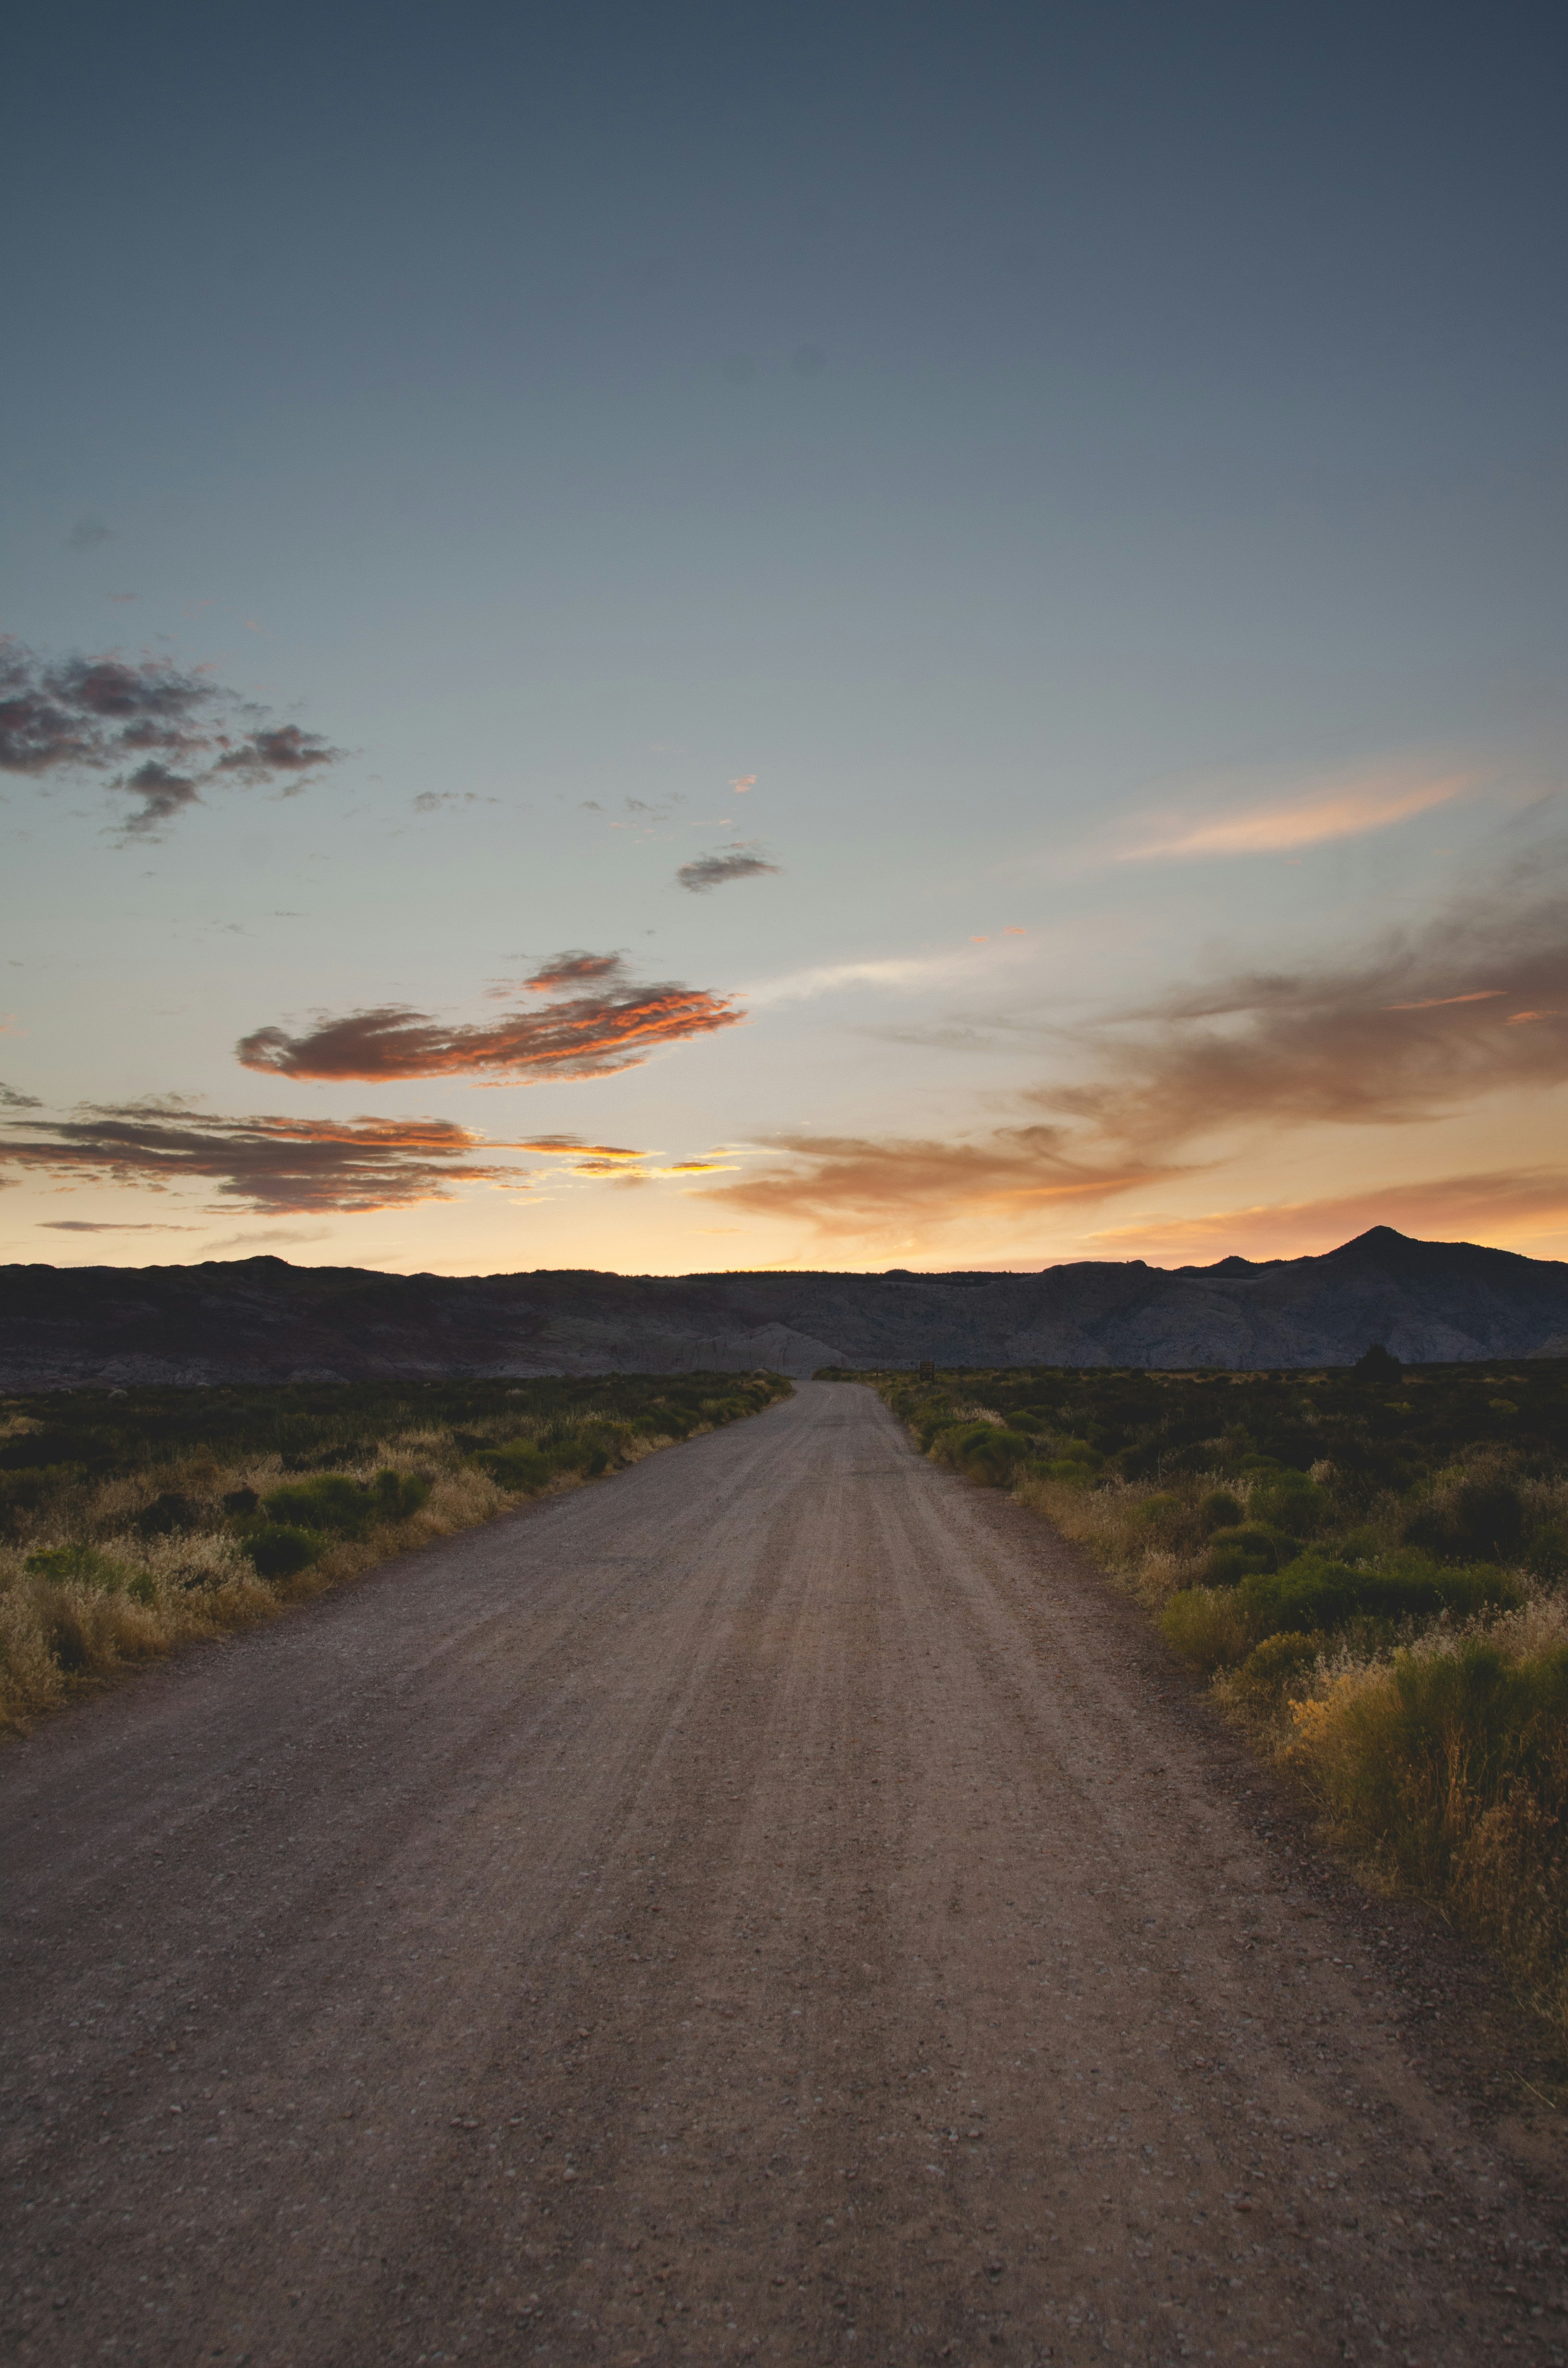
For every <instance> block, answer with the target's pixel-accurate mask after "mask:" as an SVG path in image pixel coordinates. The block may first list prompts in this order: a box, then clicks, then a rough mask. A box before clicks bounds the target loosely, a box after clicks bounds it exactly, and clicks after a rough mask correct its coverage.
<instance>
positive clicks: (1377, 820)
mask: <svg viewBox="0 0 1568 2368" xmlns="http://www.w3.org/2000/svg"><path fill="white" fill-rule="evenodd" d="M1481 780H1482V776H1481V775H1480V774H1479V773H1436V774H1429V775H1422V776H1413V775H1412V774H1411V773H1410V772H1409V771H1408V770H1390V771H1385V772H1381V773H1371V774H1367V775H1363V776H1361V777H1360V778H1358V779H1353V780H1336V781H1333V782H1323V783H1320V784H1318V785H1316V786H1315V787H1313V788H1311V789H1307V790H1303V791H1297V792H1296V793H1295V794H1294V795H1287V796H1285V797H1274V798H1268V799H1266V800H1262V801H1258V802H1256V803H1251V804H1246V805H1237V806H1232V807H1229V808H1227V809H1226V810H1224V811H1223V812H1221V813H1212V812H1210V813H1208V814H1191V813H1187V814H1165V815H1163V816H1148V817H1146V818H1145V819H1144V820H1143V821H1142V823H1141V824H1140V825H1138V826H1137V828H1136V832H1135V836H1134V837H1133V838H1132V841H1131V844H1130V845H1128V846H1126V847H1123V848H1120V849H1119V856H1120V859H1121V860H1122V861H1124V862H1131V861H1135V860H1138V861H1147V860H1153V859H1154V858H1156V857H1165V858H1174V857H1183V856H1187V857H1190V856H1204V855H1288V854H1292V853H1294V852H1295V851H1296V850H1297V849H1298V848H1305V847H1320V846H1322V845H1324V843H1325V842H1326V841H1328V840H1330V839H1335V838H1359V837H1362V836H1364V834H1365V833H1366V832H1368V831H1373V830H1386V829H1387V828H1388V827H1389V825H1391V824H1392V823H1396V822H1408V821H1409V820H1411V818H1412V817H1413V816H1414V815H1415V814H1426V813H1428V812H1429V811H1430V810H1431V808H1432V807H1434V806H1441V805H1447V804H1449V803H1450V802H1451V800H1453V799H1455V798H1457V797H1461V796H1462V795H1463V794H1464V793H1465V791H1468V790H1473V789H1477V788H1479V787H1480V785H1481Z"/></svg>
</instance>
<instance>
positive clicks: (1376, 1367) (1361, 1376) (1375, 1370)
mask: <svg viewBox="0 0 1568 2368" xmlns="http://www.w3.org/2000/svg"><path fill="white" fill-rule="evenodd" d="M1351 1371H1352V1372H1354V1374H1355V1375H1356V1378H1357V1380H1358V1381H1359V1382H1397V1381H1398V1379H1399V1377H1400V1375H1401V1373H1403V1371H1404V1367H1403V1365H1402V1364H1401V1363H1400V1361H1399V1359H1398V1358H1397V1357H1395V1356H1393V1355H1392V1354H1391V1352H1390V1351H1389V1350H1388V1349H1385V1348H1384V1346H1383V1344H1382V1342H1381V1340H1374V1341H1373V1343H1372V1345H1371V1347H1370V1348H1369V1349H1368V1351H1367V1353H1366V1355H1365V1356H1364V1357H1358V1358H1357V1360H1356V1362H1355V1364H1354V1365H1353V1366H1352V1367H1351Z"/></svg>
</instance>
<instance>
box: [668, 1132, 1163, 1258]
mask: <svg viewBox="0 0 1568 2368" xmlns="http://www.w3.org/2000/svg"><path fill="white" fill-rule="evenodd" d="M767 1147H768V1149H769V1150H771V1151H773V1152H774V1153H775V1154H776V1155H778V1154H782V1155H783V1156H784V1157H785V1159H786V1161H787V1163H788V1164H787V1165H784V1166H778V1167H771V1168H769V1169H767V1170H766V1171H765V1172H764V1173H762V1174H760V1175H756V1176H750V1177H747V1178H745V1179H744V1181H743V1182H742V1183H739V1184H725V1185H721V1186H720V1187H719V1189H718V1190H716V1191H715V1192H713V1193H712V1194H711V1195H710V1198H711V1199H712V1200H715V1201H726V1202H728V1203H729V1204H730V1205H731V1206H732V1207H733V1208H738V1209H749V1210H751V1211H752V1212H754V1213H755V1214H756V1215H759V1216H772V1217H804V1218H806V1219H807V1220H808V1221H809V1222H810V1223H811V1224H813V1225H815V1226H816V1227H817V1228H818V1230H819V1231H821V1232H824V1233H840V1232H842V1233H861V1232H879V1231H881V1230H884V1229H885V1228H887V1227H888V1226H890V1225H896V1226H903V1225H907V1224H912V1223H918V1224H926V1225H927V1226H929V1225H932V1224H935V1225H949V1224H954V1223H956V1222H957V1221H959V1220H960V1219H961V1218H973V1217H975V1216H979V1215H991V1216H994V1215H998V1214H1010V1215H1014V1216H1017V1215H1027V1214H1028V1213H1030V1212H1044V1211H1046V1210H1051V1209H1055V1208H1059V1207H1061V1206H1062V1205H1063V1204H1065V1203H1073V1202H1078V1201H1096V1200H1106V1199H1108V1198H1109V1197H1110V1196H1111V1195H1112V1194H1113V1193H1118V1192H1128V1191H1131V1190H1133V1189H1134V1188H1135V1187H1137V1186H1139V1185H1142V1184H1149V1183H1153V1182H1157V1181H1158V1180H1159V1176H1160V1173H1161V1171H1160V1170H1158V1169H1155V1168H1151V1167H1147V1166H1146V1165H1144V1164H1143V1163H1142V1162H1141V1161H1137V1160H1128V1159H1121V1160H1115V1159H1112V1160H1108V1161H1105V1162H1102V1163H1100V1164H1098V1165H1096V1164H1094V1163H1093V1162H1092V1161H1091V1160H1089V1159H1086V1158H1080V1157H1076V1156H1074V1152H1073V1149H1072V1146H1071V1145H1070V1144H1069V1141H1068V1138H1067V1136H1066V1134H1065V1133H1064V1131H1063V1130H1062V1128H1060V1127H1055V1126H1040V1125H1034V1126H1016V1127H999V1128H997V1129H995V1130H994V1132H993V1133H990V1134H989V1135H985V1136H982V1137H979V1138H977V1139H973V1140H971V1141H969V1142H962V1141H960V1142H945V1143H933V1142H929V1141H924V1140H920V1139H918V1138H910V1137H900V1136H894V1137H891V1138H889V1137H883V1138H881V1139H876V1138H870V1139H868V1138H866V1137H863V1136H858V1135H827V1136H819V1135H781V1136H779V1137H778V1138H777V1139H776V1141H775V1142H774V1143H772V1144H769V1145H768V1146H767Z"/></svg>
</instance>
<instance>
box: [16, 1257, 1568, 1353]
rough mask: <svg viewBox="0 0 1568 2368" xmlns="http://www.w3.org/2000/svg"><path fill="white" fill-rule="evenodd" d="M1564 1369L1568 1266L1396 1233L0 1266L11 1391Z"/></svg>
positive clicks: (1567, 1344)
mask: <svg viewBox="0 0 1568 2368" xmlns="http://www.w3.org/2000/svg"><path fill="white" fill-rule="evenodd" d="M1374 1340H1381V1341H1383V1342H1385V1343H1386V1344H1387V1346H1388V1347H1389V1348H1390V1349H1392V1351H1393V1353H1394V1355H1395V1356H1397V1357H1400V1358H1402V1359H1403V1360H1405V1361H1407V1362H1414V1363H1453V1362H1458V1361H1460V1360H1464V1359H1468V1358H1475V1357H1530V1356H1541V1355H1555V1356H1568V1266H1564V1265H1562V1264H1559V1263H1558V1262H1557V1261H1555V1260H1549V1259H1544V1258H1519V1257H1517V1256H1515V1254H1514V1253H1513V1252H1512V1251H1509V1250H1490V1249H1481V1248H1478V1247H1475V1245H1474V1244H1472V1243H1470V1242H1417V1241H1411V1240H1409V1239H1408V1238H1407V1237H1406V1236H1405V1235H1403V1234H1397V1233H1395V1232H1393V1231H1392V1228H1391V1227H1389V1226H1387V1225H1377V1226H1374V1227H1373V1229H1372V1231H1371V1232H1370V1233H1368V1234H1362V1235H1359V1236H1358V1239H1357V1240H1355V1241H1353V1242H1346V1244H1345V1245H1344V1247H1342V1248H1340V1249H1336V1250H1330V1251H1328V1252H1327V1253H1326V1255H1325V1256H1324V1257H1322V1258H1273V1259H1269V1260H1267V1261H1266V1262H1263V1263H1260V1264H1257V1265H1253V1264H1251V1263H1249V1261H1248V1260H1247V1259H1245V1258H1221V1260H1220V1262H1219V1263H1218V1265H1215V1266H1210V1267H1178V1268H1176V1269H1165V1268H1163V1267H1151V1266H1145V1265H1144V1264H1143V1263H1142V1260H1141V1259H1134V1260H1133V1261H1131V1263H1130V1264H1125V1265H1112V1264H1109V1263H1105V1264H1101V1263H1098V1262H1095V1261H1085V1262H1084V1263H1082V1264H1079V1265H1074V1266H1056V1267H1047V1268H1046V1269H1045V1270H1044V1272H1043V1273H1040V1274H943V1275H917V1274H907V1273H892V1274H866V1275H862V1274H774V1273H768V1274H706V1275H704V1274H697V1275H678V1276H662V1275H619V1274H599V1273H596V1272H593V1271H592V1270H584V1271H580V1272H573V1271H566V1272H552V1271H542V1272H540V1273H535V1274H504V1275H483V1276H478V1277H449V1276H444V1275H433V1274H415V1275H394V1274H377V1273H373V1272H369V1271H367V1270H365V1269H360V1268H358V1267H297V1266H290V1265H288V1264H287V1263H286V1262H285V1261H284V1260H283V1259H281V1258H242V1259H237V1260H232V1261H228V1262H225V1263H215V1264H211V1265H207V1266H165V1267H65V1268H60V1267H50V1266H12V1267H5V1268H0V1387H3V1388H8V1389H49V1388H60V1389H66V1388H72V1387H76V1386H80V1385H82V1384H85V1383H110V1384H114V1383H133V1382H134V1383H155V1382H172V1383H199V1382H277V1381H289V1380H294V1379H298V1380H328V1379H341V1380H344V1381H349V1380H355V1379H358V1378H362V1377H367V1376H369V1375H373V1374H382V1375H385V1374H398V1375H407V1376H417V1375H420V1374H432V1375H433V1374H444V1373H453V1374H506V1373H517V1374H532V1373H554V1372H565V1373H595V1372H683V1371H691V1370H694V1369H696V1370H719V1371H724V1372H744V1371H748V1370H750V1369H751V1368H753V1367H755V1366H760V1365H766V1366H770V1367H772V1368H773V1369H774V1370H775V1371H781V1372H791V1373H809V1372H812V1371H813V1370H814V1369H815V1368H816V1367H817V1366H819V1365H827V1364H843V1365H910V1364H914V1363H915V1362H917V1361H918V1360H920V1359H921V1358H923V1357H934V1358H935V1359H936V1360H937V1362H938V1363H939V1364H944V1365H1140V1366H1165V1367H1172V1366H1175V1367H1182V1366H1190V1365H1224V1366H1231V1367H1234V1368H1239V1369H1256V1368H1259V1367H1268V1366H1286V1365H1343V1364H1348V1363H1351V1362H1353V1361H1354V1360H1355V1359H1356V1358H1357V1357H1358V1356H1359V1355H1360V1353H1361V1351H1362V1350H1363V1349H1365V1348H1367V1346H1368V1345H1369V1342H1371V1341H1374Z"/></svg>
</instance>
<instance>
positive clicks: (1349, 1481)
mask: <svg viewBox="0 0 1568 2368" xmlns="http://www.w3.org/2000/svg"><path fill="white" fill-rule="evenodd" d="M846 1378H848V1377H846ZM853 1378H856V1379H858V1380H865V1381H869V1382H870V1383H872V1384H873V1385H874V1386H875V1387H876V1388H877V1389H878V1390H879V1391H880V1393H881V1395H882V1396H883V1398H884V1399H885V1400H886V1402H887V1403H888V1405H889V1406H891V1407H892V1410H893V1412H894V1413H895V1414H897V1415H898V1416H899V1417H900V1418H901V1419H902V1420H903V1422H904V1423H905V1424H906V1425H907V1427H908V1429H909V1430H910V1431H911V1433H912V1434H913V1436H914V1439H915V1442H916V1444H917V1445H918V1446H919V1447H920V1449H921V1450H922V1452H925V1453H926V1454H928V1455H930V1456H932V1457H933V1458H935V1459H936V1460H937V1461H938V1462H941V1463H947V1464H949V1465H950V1466H951V1467H952V1468H953V1469H954V1470H955V1471H958V1472H961V1473H963V1474H967V1475H968V1477H970V1478H971V1479H972V1480H975V1481H978V1482H981V1483H983V1484H984V1485H986V1486H992V1487H1004V1488H1009V1489H1011V1490H1012V1491H1013V1492H1014V1493H1015V1494H1016V1495H1017V1497H1020V1498H1021V1499H1022V1501H1024V1502H1025V1503H1026V1504H1029V1505H1032V1506H1034V1507H1035V1508H1037V1509H1038V1510H1039V1511H1040V1512H1042V1513H1044V1514H1046V1515H1047V1516H1048V1517H1049V1518H1050V1519H1051V1520H1052V1521H1053V1522H1054V1523H1055V1524H1056V1525H1057V1527H1058V1528H1060V1529H1062V1531H1065V1532H1066V1534H1067V1535H1068V1536H1069V1537H1071V1538H1074V1539H1075V1540H1077V1541H1078V1543H1081V1544H1082V1545H1084V1546H1085V1547H1086V1548H1087V1549H1088V1550H1089V1552H1090V1553H1091V1554H1094V1555H1095V1556H1096V1559H1097V1560H1098V1561H1099V1562H1100V1563H1101V1564H1102V1565H1103V1566H1104V1567H1105V1568H1106V1569H1107V1570H1108V1571H1109V1572H1110V1573H1111V1574H1112V1575H1113V1576H1114V1577H1116V1578H1117V1579H1118V1580H1119V1581H1120V1582H1121V1583H1122V1584H1123V1585H1124V1586H1126V1587H1127V1588H1130V1589H1131V1591H1132V1592H1134V1593H1135V1594H1136V1595H1137V1596H1138V1597H1139V1598H1140V1599H1141V1600H1142V1602H1143V1603H1144V1604H1145V1605H1146V1606H1147V1607H1148V1609H1149V1611H1151V1613H1152V1614H1153V1617H1154V1618H1155V1619H1156V1620H1157V1621H1158V1623H1159V1625H1160V1627H1161V1629H1162V1630H1163V1632H1164V1634H1165V1637H1166V1639H1167V1641H1168V1642H1169V1643H1170V1644H1171V1645H1173V1646H1174V1647H1175V1649H1176V1651H1177V1652H1178V1653H1180V1654H1181V1655H1183V1656H1185V1658H1186V1659H1187V1661H1188V1662H1189V1663H1191V1664H1192V1666H1193V1667H1194V1668H1196V1669H1198V1670H1199V1671H1200V1672H1201V1673H1202V1674H1203V1675H1204V1677H1205V1678H1206V1679H1208V1680H1209V1681H1210V1685H1211V1686H1212V1688H1213V1690H1214V1691H1215V1692H1216V1694H1217V1695H1218V1697H1219V1698H1220V1700H1221V1702H1223V1704H1224V1705H1225V1707H1226V1708H1227V1710H1228V1711H1230V1712H1231V1713H1232V1714H1233V1716H1235V1717H1238V1718H1239V1719H1240V1720H1242V1721H1243V1723H1244V1725H1246V1726H1247V1727H1248V1729H1249V1730H1250V1732H1251V1733H1252V1735H1253V1736H1254V1738H1255V1740H1256V1742H1257V1744H1258V1745H1259V1747H1260V1748H1262V1749H1263V1750H1264V1751H1265V1752H1266V1753H1267V1754H1268V1755H1269V1756H1270V1757H1272V1758H1273V1759H1276V1761H1278V1763H1280V1764H1282V1765H1283V1766H1285V1767H1286V1768H1288V1769H1289V1770H1290V1771H1291V1772H1292V1774H1293V1775H1294V1776H1295V1777H1296V1778H1297V1780H1298V1781H1299V1782H1301V1783H1302V1784H1303V1785H1305V1787H1306V1788H1307V1789H1308V1791H1309V1793H1311V1795H1312V1798H1313V1799H1314V1801H1315V1803H1316V1804H1317V1806H1318V1809H1319V1812H1320V1814H1321V1816H1322V1818H1323V1821H1324V1829H1325V1831H1326V1833H1327V1834H1328V1835H1329V1836H1330V1837H1332V1838H1333V1839H1335V1840H1336V1841H1338V1842H1340V1843H1342V1844H1344V1845H1346V1846H1348V1847H1349V1848H1350V1849H1351V1850H1353V1851H1354V1852H1355V1853H1356V1855H1357V1857H1358V1860H1359V1861H1360V1862H1361V1864H1362V1865H1363V1867H1364V1868H1365V1869H1366V1870H1367V1871H1368V1872H1369V1873H1370V1874H1371V1875H1372V1876H1373V1878H1374V1879H1376V1880H1381V1881H1383V1882H1386V1883H1389V1884H1395V1885H1399V1886H1403V1887H1404V1888H1407V1889H1409V1890H1412V1891H1415V1892H1416V1893H1419V1894H1421V1895H1422V1896H1425V1897H1426V1898H1428V1899H1430V1900H1433V1901H1435V1902H1436V1903H1437V1905H1438V1906H1439V1907H1442V1909H1443V1910H1444V1912H1445V1913H1446V1914H1448V1915H1449V1917H1450V1918H1452V1919H1453V1920H1454V1921H1456V1922H1458V1923H1460V1924H1462V1925H1464V1926H1465V1927H1466V1928H1468V1929H1469V1930H1471V1932H1472V1933H1474V1934H1475V1935H1477V1936H1478V1937H1480V1938H1482V1939H1483V1940H1485V1941H1488V1942H1489V1943H1491V1944H1492V1945H1493V1946H1494V1947H1495V1948H1496V1949H1498V1950H1499V1951H1500V1952H1501V1953H1502V1954H1503V1955H1504V1956H1505V1957H1506V1959H1507V1960H1508V1962H1509V1963H1510V1964H1512V1966H1513V1967H1514V1969H1515V1971H1516V1972H1517V1974H1518V1975H1521V1976H1522V1977H1523V1979H1524V1981H1525V1982H1526V1984H1527V1985H1528V1987H1529V1988H1530V1989H1531V1991H1532V1992H1533V1993H1534V1995H1535V1997H1536V1998H1537V2000H1538V2002H1539V2003H1540V2005H1541V2006H1542V2007H1543V2008H1544V2009H1546V2010H1547V2011H1548V2012H1549V2013H1550V2014H1551V2016H1552V2018H1553V2019H1554V2020H1555V2021H1557V2023H1558V2024H1559V2026H1560V2027H1561V2028H1562V2030H1563V2031H1564V2032H1565V2033H1568V1361H1564V1360H1549V1359H1542V1360H1532V1361H1530V1362H1528V1363H1523V1364H1521V1363H1519V1362H1517V1361H1513V1362H1509V1363H1507V1364H1506V1365H1495V1366H1494V1365H1473V1364H1465V1365H1443V1366H1424V1367H1421V1368H1419V1369H1414V1370H1410V1369H1405V1370H1402V1369H1401V1367H1400V1366H1399V1364H1398V1363H1397V1361H1396V1360H1394V1359H1393V1358H1392V1357H1391V1356H1389V1355H1388V1354H1387V1352H1386V1351H1385V1350H1383V1349H1371V1350H1369V1352H1368V1354H1367V1356H1366V1357H1364V1358H1363V1359H1362V1360H1361V1361H1360V1363H1359V1364H1358V1365H1357V1366H1355V1367H1354V1368H1342V1369H1338V1370H1335V1371H1330V1372H1289V1373H1233V1372H1191V1373H1142V1372H1066V1371H1061V1370H1041V1369H1032V1370H1030V1369H1020V1370H1014V1371H1006V1372H941V1373H938V1374H937V1376H936V1377H935V1379H934V1380H924V1381H923V1380H918V1379H915V1377H913V1376H911V1375H910V1374H908V1373H870V1374H860V1375H856V1376H854V1377H853Z"/></svg>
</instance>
